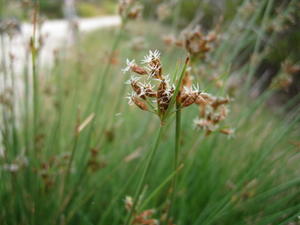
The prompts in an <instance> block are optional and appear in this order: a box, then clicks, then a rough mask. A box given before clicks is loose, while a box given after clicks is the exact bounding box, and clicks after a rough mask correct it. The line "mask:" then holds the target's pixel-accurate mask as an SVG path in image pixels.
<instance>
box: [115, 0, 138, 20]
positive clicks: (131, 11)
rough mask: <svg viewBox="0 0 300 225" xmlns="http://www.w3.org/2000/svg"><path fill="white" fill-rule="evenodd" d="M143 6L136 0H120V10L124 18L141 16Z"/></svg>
mask: <svg viewBox="0 0 300 225" xmlns="http://www.w3.org/2000/svg"><path fill="white" fill-rule="evenodd" d="M142 11H143V6H142V5H141V4H138V3H137V2H136V1H135V0H119V5H118V12H119V15H120V16H121V18H122V19H123V20H125V19H137V18H139V17H141V15H142Z"/></svg>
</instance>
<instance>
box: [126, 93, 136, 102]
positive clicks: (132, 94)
mask: <svg viewBox="0 0 300 225" xmlns="http://www.w3.org/2000/svg"><path fill="white" fill-rule="evenodd" d="M135 96H136V93H134V92H131V93H128V96H127V97H125V98H127V99H128V105H133V104H134V102H133V100H132V98H133V97H135Z"/></svg>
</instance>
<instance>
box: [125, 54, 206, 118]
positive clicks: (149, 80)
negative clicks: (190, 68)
mask: <svg viewBox="0 0 300 225" xmlns="http://www.w3.org/2000/svg"><path fill="white" fill-rule="evenodd" d="M186 63H188V62H186ZM142 64H144V66H139V65H137V64H136V63H135V60H128V59H127V66H126V68H125V69H123V72H133V73H135V74H137V75H139V76H138V77H136V76H131V78H130V80H128V81H127V82H126V83H127V84H129V85H130V86H131V88H132V93H130V94H129V96H128V99H129V104H135V105H136V106H137V107H139V108H140V109H142V110H145V111H150V112H152V113H155V114H157V115H158V116H159V117H160V119H161V120H163V118H164V116H165V115H166V113H167V112H168V108H169V107H170V103H171V99H172V98H173V97H176V101H177V104H178V105H179V107H181V108H184V107H188V106H190V105H192V104H194V103H195V104H203V103H204V102H205V99H204V98H203V97H202V95H206V93H202V92H200V91H199V88H198V87H197V86H196V85H195V86H191V87H186V86H182V87H181V89H180V91H179V92H178V94H177V96H174V94H175V84H174V83H172V82H171V81H170V78H169V75H164V74H163V69H162V64H161V60H160V53H159V51H158V50H155V51H151V50H150V51H149V54H148V55H147V56H145V58H144V60H142ZM142 77H144V79H143V81H144V82H142V81H140V80H141V78H142Z"/></svg>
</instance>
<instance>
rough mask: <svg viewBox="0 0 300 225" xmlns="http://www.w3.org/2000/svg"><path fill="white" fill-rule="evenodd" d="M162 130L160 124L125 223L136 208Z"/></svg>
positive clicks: (129, 220)
mask: <svg viewBox="0 0 300 225" xmlns="http://www.w3.org/2000/svg"><path fill="white" fill-rule="evenodd" d="M162 130H163V126H160V128H159V132H158V135H157V138H156V141H155V144H154V147H153V148H152V150H151V152H150V153H149V155H148V160H147V162H146V166H145V168H144V171H143V173H142V176H141V179H140V181H139V184H138V187H137V190H136V193H135V196H134V199H133V200H134V202H133V205H132V208H131V211H130V213H129V215H128V216H127V219H126V223H125V225H129V224H130V222H131V219H132V216H133V214H134V212H135V210H136V207H137V203H138V201H139V196H140V195H141V193H142V190H143V187H144V185H145V181H146V177H147V175H148V173H149V170H150V167H151V164H152V161H153V159H154V155H155V153H156V151H157V149H158V145H159V142H160V139H161V136H162Z"/></svg>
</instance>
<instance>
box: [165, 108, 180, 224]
mask: <svg viewBox="0 0 300 225" xmlns="http://www.w3.org/2000/svg"><path fill="white" fill-rule="evenodd" d="M175 126H176V127H175V149H174V150H175V151H174V162H173V163H174V165H173V169H174V172H176V171H177V167H178V153H179V147H180V133H181V132H180V131H181V108H180V104H179V103H176V125H175ZM176 185H177V173H175V175H174V177H173V179H172V184H171V200H170V207H169V208H168V211H167V219H166V224H168V221H169V219H170V215H171V210H172V209H171V207H172V206H173V205H174V202H175V193H176Z"/></svg>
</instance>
